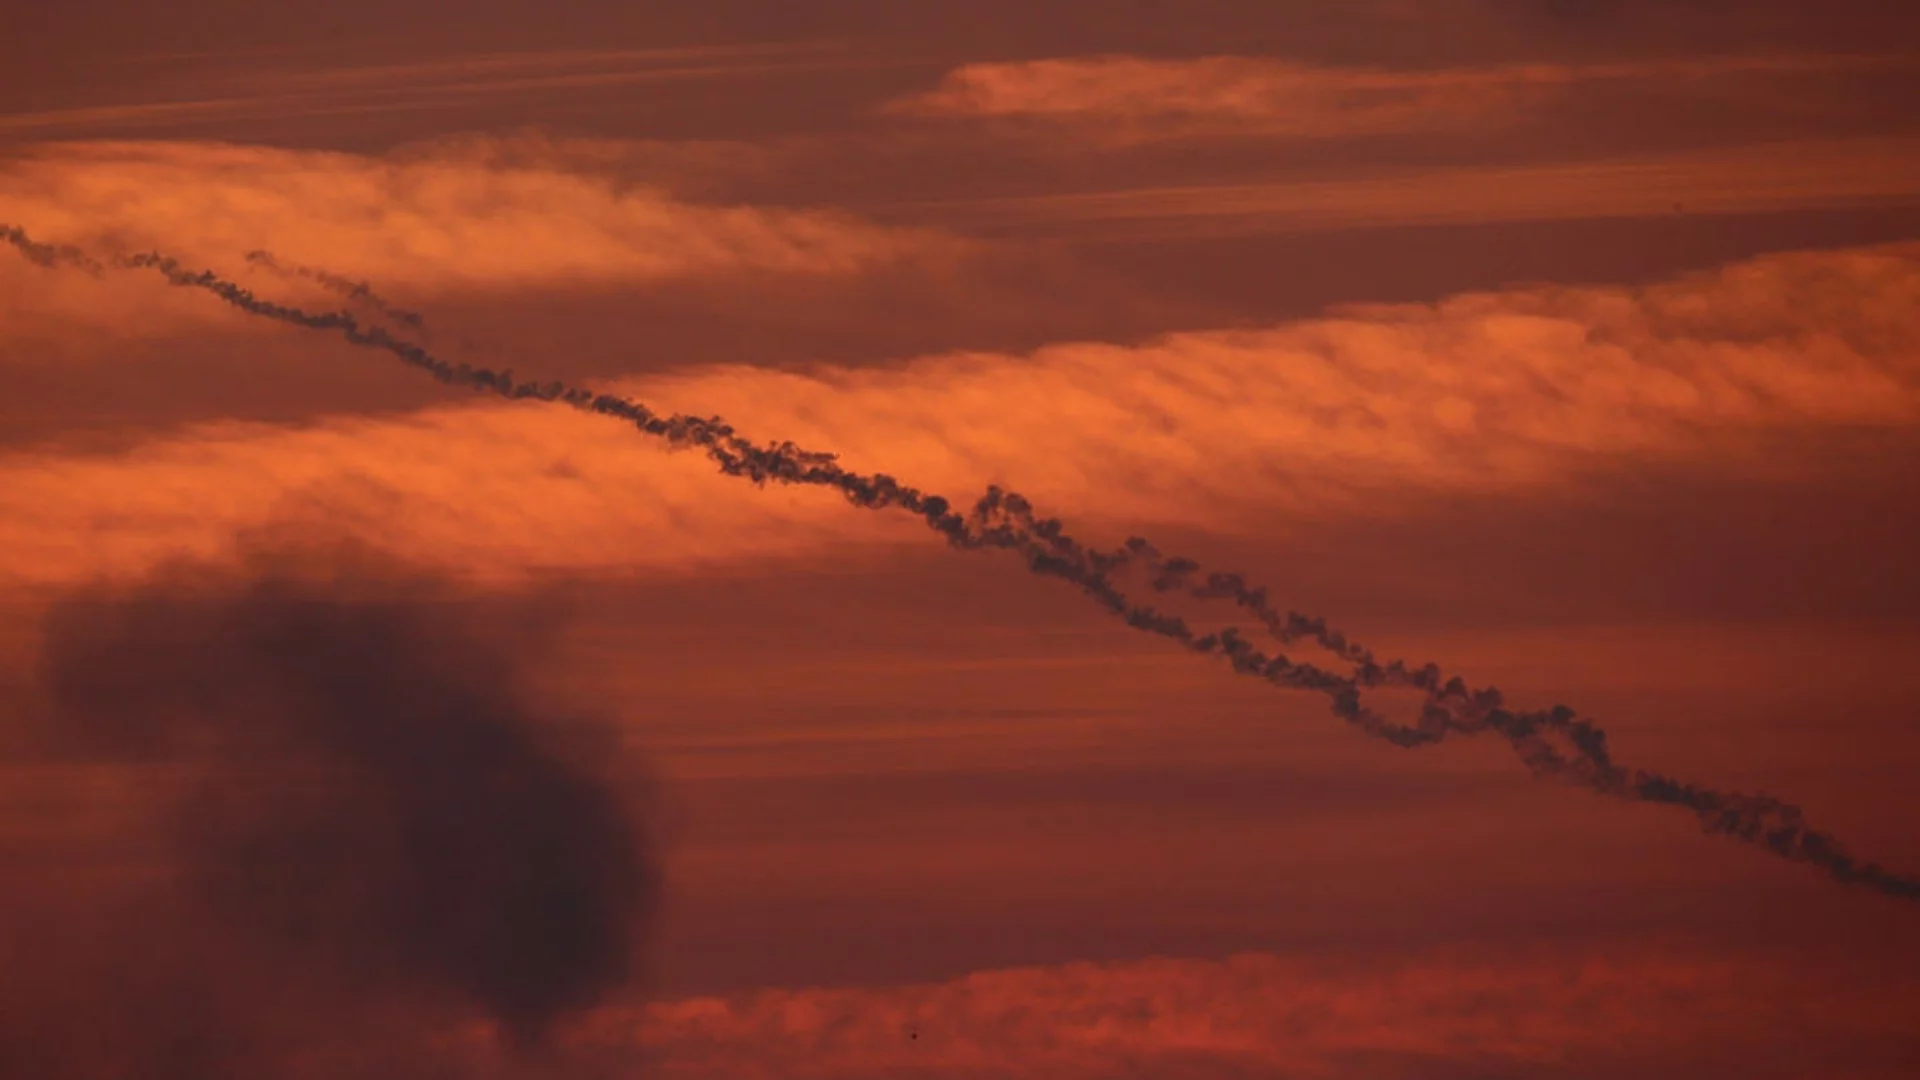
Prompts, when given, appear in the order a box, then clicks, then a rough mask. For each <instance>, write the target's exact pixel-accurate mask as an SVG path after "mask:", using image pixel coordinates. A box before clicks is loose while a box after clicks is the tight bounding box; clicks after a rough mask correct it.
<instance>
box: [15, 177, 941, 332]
mask: <svg viewBox="0 0 1920 1080" xmlns="http://www.w3.org/2000/svg"><path fill="white" fill-rule="evenodd" d="M0 220H7V221H10V222H14V223H17V224H20V225H23V226H25V227H28V228H31V229H33V230H34V231H35V232H36V233H38V234H43V235H46V236H48V237H52V238H57V239H59V240H61V241H64V242H70V243H80V244H86V245H90V246H98V247H103V248H111V249H115V250H131V249H138V248H143V247H154V246H157V247H162V248H167V249H169V250H175V251H181V252H184V253H186V254H187V255H188V256H189V257H191V258H195V259H198V260H200V261H203V262H210V263H214V264H216V265H233V264H234V263H235V262H236V261H237V260H238V259H239V258H241V257H242V256H244V255H245V253H246V252H248V251H251V250H255V249H258V248H265V247H271V248H272V249H273V251H274V253H275V254H276V255H279V256H282V257H284V258H286V259H288V260H290V261H294V262H301V263H310V264H317V265H322V266H326V267H328V268H329V269H331V270H335V271H337V272H340V273H344V274H353V275H358V276H362V277H370V278H373V279H376V280H381V281H384V282H388V283H392V284H397V285H403V286H406V287H409V288H422V289H427V290H434V289H441V288H451V287H461V286H482V285H505V284H514V283H518V284H526V283H532V282H541V281H548V282H552V281H561V280H568V281H574V282H586V281H634V280H645V279H653V278H660V277H669V276H679V275H689V274H695V275H697V274H715V273H722V274H723V273H730V272H740V271H765V272H773V273H799V274H828V275H832V274H844V273H851V272H855V271H859V270H863V269H867V268H871V267H874V266H879V265H885V264H887V263H891V262H897V261H899V260H902V259H911V258H918V257H923V256H924V257H940V256H942V255H950V254H953V253H955V252H957V251H958V250H960V248H961V246H962V245H961V244H960V243H959V241H957V240H954V239H952V238H947V237H941V236H939V235H938V234H935V233H932V232H928V231H924V230H915V229H891V228H884V227H880V226H876V225H873V224H871V223H868V222H864V221H861V220H859V219H858V218H855V217H853V216H851V215H848V214H843V213H837V212H833V211H827V210H787V209H774V208H757V207H751V206H721V205H704V204H698V203H688V202H684V201H681V200H678V199H675V198H673V197H671V196H669V195H667V194H665V193H664V192H662V191H660V190H659V189H657V188H652V187H647V186H644V185H634V184H631V183H627V182H624V181H622V180H621V179H620V178H618V177H617V176H612V175H607V174H604V173H596V172H583V171H580V170H578V169H576V168H574V167H573V165H572V163H571V162H570V161H569V160H568V159H567V158H566V157H565V156H563V155H560V154H558V153H556V154H553V155H551V156H544V157H543V156H542V155H540V154H539V153H538V152H537V149H528V148H524V147H523V148H522V152H520V153H518V154H517V155H516V156H515V157H514V159H513V160H512V161H511V162H507V161H503V160H500V159H497V158H496V159H492V160H489V159H488V158H487V157H485V156H484V155H481V154H479V153H477V152H476V151H475V149H474V146H473V145H472V143H471V142H469V143H467V144H462V146H461V147H459V148H458V149H450V150H449V152H448V153H446V154H438V153H434V152H432V151H414V152H409V153H406V154H402V155H399V156H391V157H374V156H362V155H355V154H346V153H328V152H319V151H286V150H275V149H268V148H263V147H254V146H236V145H232V144H224V143H153V142H133V143H64V144H54V145H50V146H47V147H43V148H40V149H37V150H35V151H33V152H31V153H27V154H22V155H19V156H16V157H14V158H12V159H11V160H5V161H0ZM17 269H18V267H17V266H12V265H9V266H8V267H6V268H5V269H4V270H0V273H4V274H6V275H7V276H8V277H9V278H12V277H13V273H14V271H16V270H17ZM23 287H24V283H23ZM0 305H4V306H7V307H13V306H16V304H15V303H13V302H10V301H0ZM17 306H20V307H21V308H23V309H32V310H40V311H42V312H44V311H45V307H44V305H39V304H30V303H27V302H25V301H21V302H19V304H18V305H17ZM24 313H26V312H25V311H23V314H24Z"/></svg>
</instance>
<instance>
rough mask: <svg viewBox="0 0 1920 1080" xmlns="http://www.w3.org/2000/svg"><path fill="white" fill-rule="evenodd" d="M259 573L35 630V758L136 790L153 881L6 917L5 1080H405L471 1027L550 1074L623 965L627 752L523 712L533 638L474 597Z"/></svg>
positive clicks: (631, 810)
mask: <svg viewBox="0 0 1920 1080" xmlns="http://www.w3.org/2000/svg"><path fill="white" fill-rule="evenodd" d="M255 562H256V563H260V564H261V565H256V566H255V567H253V568H252V570H251V572H250V573H249V575H248V576H247V577H245V578H243V579H241V580H237V581H236V580H234V579H232V578H231V577H229V576H224V575H214V574H211V573H210V572H209V573H205V574H198V575H189V574H184V573H182V574H175V575H172V576H170V577H169V578H168V579H166V580H163V581H160V582H157V583H155V584H153V585H151V586H149V587H147V588H145V589H143V590H142V591H139V592H137V593H134V594H132V595H118V596H105V597H97V598H79V599H72V600H68V601H65V602H63V603H62V604H60V605H59V606H58V607H56V608H55V609H53V610H52V611H51V612H50V613H49V615H48V617H47V620H46V623H45V628H44V631H45V632H44V635H43V652H42V657H41V661H40V666H39V680H38V681H39V685H40V691H41V698H42V704H41V706H40V708H39V709H38V716H37V722H32V723H29V724H28V725H26V726H27V728H28V730H29V735H30V739H29V742H28V746H29V748H30V752H31V753H32V754H33V759H34V760H35V761H37V762H38V764H39V766H40V767H41V768H57V767H61V766H62V765H63V764H64V766H65V767H68V768H76V767H81V766H84V767H87V768H93V769H108V770H117V772H115V775H119V776H123V777H128V778H133V779H130V780H129V782H130V783H137V784H139V785H141V786H142V787H143V788H146V789H150V796H151V799H152V806H151V816H152V818H153V820H154V821H155V822H157V823H158V824H157V825H156V829H157V832H156V835H155V837H154V840H153V851H152V854H153V855H154V858H155V860H156V861H157V862H158V864H159V865H160V866H161V867H164V870H163V871H162V872H159V873H157V874H149V875H147V876H145V877H142V878H140V879H139V880H138V881H121V882H118V883H95V884H93V885H87V886H80V885H73V884H69V885H66V886H58V887H54V888H52V889H50V890H49V895H47V896H45V897H41V898H39V899H35V898H34V897H33V896H31V895H28V893H27V892H23V891H19V890H14V889H9V891H8V894H7V896H6V898H5V899H0V942H3V943H5V945H6V946H7V955H8V962H7V966H6V970H5V971H4V973H0V1005H4V1008H0V1073H5V1074H6V1075H9V1076H22V1077H24V1076H36V1077H44V1078H49V1080H67V1078H69V1077H72V1078H78V1077H82V1076H114V1077H120V1076H126V1077H156V1078H158V1077H175V1076H178V1077H188V1076H192V1077H225V1076H263V1075H264V1076H295V1075H298V1076H306V1075H353V1076H359V1075H367V1076H376V1075H378V1076H391V1075H402V1074H424V1073H426V1072H430V1071H435V1069H436V1068H437V1067H438V1066H435V1063H436V1062H440V1063H441V1064H444V1061H443V1060H442V1059H443V1058H444V1057H445V1054H444V1050H443V1051H441V1052H436V1051H435V1050H434V1049H433V1048H432V1047H428V1046H425V1045H419V1044H420V1042H421V1036H420V1035H419V1032H420V1031H421V1030H422V1029H423V1028H425V1029H428V1030H462V1029H471V1028H472V1027H473V1025H475V1024H476V1023H477V1024H480V1025H482V1026H483V1027H485V1028H486V1029H489V1030H491V1031H493V1032H495V1033H497V1037H498V1040H499V1041H500V1042H501V1043H502V1044H505V1045H508V1046H511V1047H514V1048H517V1049H519V1050H521V1051H525V1054H524V1055H522V1058H521V1060H522V1061H523V1062H525V1063H531V1062H535V1061H536V1060H539V1059H541V1058H542V1054H541V1053H540V1051H542V1050H543V1049H544V1046H545V1040H546V1036H547V1035H548V1033H549V1032H550V1030H551V1029H552V1028H553V1026H554V1025H555V1024H556V1023H557V1022H559V1021H560V1020H562V1019H563V1018H565V1017H566V1016H567V1015H569V1014H571V1013H573V1012H575V1011H577V1010H581V1009H584V1008H587V1007H590V1006H592V1005H594V1004H596V1003H598V1002H600V1001H602V1000H603V999H605V998H606V997H607V996H608V995H610V994H613V993H615V992H616V991H618V990H620V989H621V988H622V987H624V986H626V985H628V984H629V983H630V982H631V980H632V979H633V978H634V975H635V968H636V965H637V963H638V953H637V950H638V948H639V946H640V944H641V942H640V936H641V931H642V929H643V927H644V925H645V920H646V915H647V913H648V911H649V910H650V907H651V904H652V898H653V894H654V884H655V878H654V871H653V869H652V867H651V863H650V861H649V858H648V855H647V847H646V837H645V835H644V834H643V831H642V828H641V823H640V821H639V819H638V816H637V814H636V811H635V806H634V803H633V799H632V797H631V795H630V794H629V792H630V791H631V783H632V778H631V777H630V776H623V775H620V773H619V771H618V770H617V768H616V767H615V766H614V765H613V764H610V763H613V762H616V761H617V760H618V754H617V753H615V751H617V749H618V747H617V746H615V745H614V744H613V743H612V742H611V741H610V736H609V735H608V734H607V732H606V731H605V730H604V729H602V728H598V727H595V726H593V725H589V724H585V723H580V722H573V723H569V722H566V721H565V719H564V718H556V717H550V716H544V715H541V714H540V713H539V712H537V711H536V710H535V709H534V708H533V707H532V706H531V705H529V704H528V702H527V700H526V698H525V696H524V695H523V693H522V691H521V689H520V688H519V687H517V686H516V685H515V682H514V672H515V671H516V670H517V669H518V668H519V664H518V663H517V662H516V661H517V659H518V658H519V657H520V656H521V655H522V651H523V650H525V649H528V648H531V647H532V646H531V644H530V643H529V642H528V641H526V640H525V638H526V637H527V635H526V634H525V633H524V632H523V633H519V634H516V633H514V632H513V631H512V630H511V629H510V628H501V629H498V630H493V631H489V630H485V629H482V628H483V627H485V626H487V625H489V623H488V620H486V619H484V618H481V617H479V616H481V615H482V614H483V613H481V612H476V611H474V610H472V609H471V602H470V601H461V600H459V599H458V598H457V597H454V596H452V595H451V594H449V593H446V592H445V591H444V590H439V589H437V588H435V587H433V586H432V585H430V584H427V583H423V582H422V581H421V580H419V579H418V578H417V577H413V576H411V575H401V574H398V573H396V572H395V571H394V570H393V568H391V567H381V566H379V565H377V564H376V563H372V562H369V561H368V560H366V559H365V558H352V559H344V560H343V559H342V558H338V557H328V558H327V559H325V560H323V561H322V562H320V563H318V564H312V563H289V562H287V561H285V560H284V559H282V560H280V561H279V562H278V563H277V564H275V563H272V562H271V561H268V562H265V563H262V560H259V559H256V560H255ZM143 816H144V815H143ZM6 869H8V868H6V867H0V870H6ZM9 876H11V875H9ZM20 876H21V877H22V879H23V881H22V883H21V884H23V885H24V884H27V883H29V880H30V879H31V878H32V877H33V876H34V875H33V874H32V873H31V872H28V873H22V874H21V875H20ZM14 998H17V999H18V1000H12V999H14ZM403 1019H410V1020H411V1021H413V1022H412V1023H411V1024H408V1023H402V1022H401V1021H402V1020H403ZM423 1019H424V1020H425V1021H426V1023H425V1024H421V1023H420V1021H422V1020H423ZM388 1029H391V1031H392V1034H391V1035H383V1034H382V1032H383V1031H386V1030H388ZM323 1065H324V1068H323V1067H322V1066H323ZM449 1067H450V1066H449ZM528 1067H532V1065H531V1064H529V1065H528ZM335 1070H338V1071H335Z"/></svg>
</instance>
